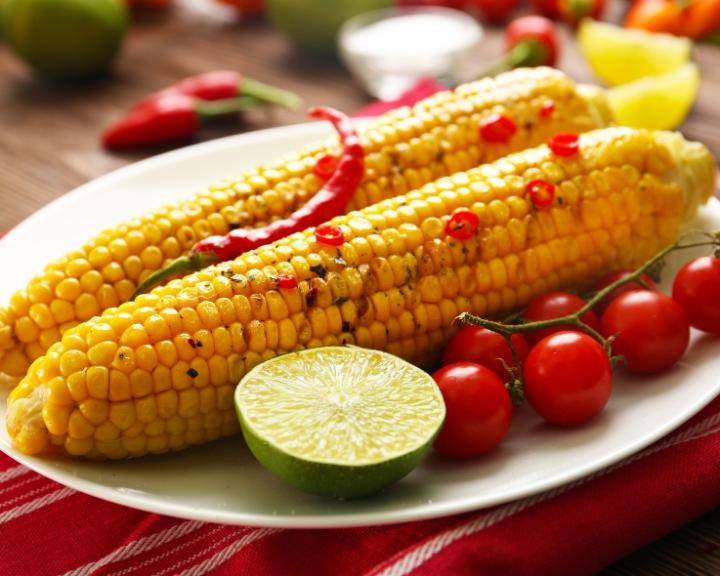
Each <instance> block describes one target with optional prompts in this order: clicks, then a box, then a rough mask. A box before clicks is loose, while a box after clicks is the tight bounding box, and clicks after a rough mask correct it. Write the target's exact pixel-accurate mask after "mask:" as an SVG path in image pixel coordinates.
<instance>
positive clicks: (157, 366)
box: [7, 128, 714, 458]
mask: <svg viewBox="0 0 720 576" xmlns="http://www.w3.org/2000/svg"><path fill="white" fill-rule="evenodd" d="M672 138H676V137H675V136H672V135H664V134H651V133H647V132H641V131H633V130H630V129H620V128H617V129H608V130H604V131H597V132H593V133H590V134H587V135H584V136H583V137H582V153H581V155H580V156H576V157H573V158H569V159H559V158H556V157H554V156H553V155H552V153H551V152H550V151H549V150H548V149H547V147H545V146H543V147H540V148H537V149H531V150H527V151H525V152H522V153H519V154H515V155H511V156H508V157H506V158H504V159H501V160H499V161H497V162H495V163H493V164H488V165H484V166H481V167H479V168H476V169H473V170H471V171H469V172H467V173H459V174H456V175H453V176H451V177H447V178H443V179H441V180H438V181H437V182H435V183H431V184H428V185H426V186H424V187H423V188H421V189H419V190H416V191H413V192H410V193H409V194H407V195H404V196H400V197H396V198H391V199H387V200H384V201H383V202H380V203H379V204H375V205H373V206H370V207H367V208H365V209H363V210H361V211H355V212H352V213H350V214H348V215H347V216H342V217H338V218H335V219H334V220H333V221H332V223H333V224H334V225H337V226H340V227H341V228H342V230H343V232H344V234H345V238H346V240H347V241H346V242H345V243H344V244H343V245H342V246H340V247H339V248H323V247H319V246H317V245H316V244H315V243H314V240H313V234H312V230H309V231H305V232H303V233H297V234H294V235H292V236H289V237H288V238H286V239H284V240H282V241H279V242H277V243H275V244H273V245H268V246H264V247H262V248H260V249H258V250H256V251H254V252H251V253H247V254H245V255H243V256H242V257H240V258H238V259H236V260H234V261H232V262H227V263H223V264H222V265H218V266H216V267H212V268H208V269H205V270H203V271H201V272H198V273H195V274H192V275H190V276H187V277H185V278H182V279H178V280H173V281H171V282H170V283H168V284H167V285H166V286H163V287H159V288H156V289H155V290H153V291H152V292H151V293H149V294H143V295H141V296H140V297H138V298H137V300H135V301H134V302H130V303H125V304H122V305H121V306H119V307H118V308H116V309H112V310H108V311H106V312H105V313H104V314H103V315H102V316H101V317H98V318H94V319H92V320H90V321H88V322H86V323H84V324H81V325H79V326H77V327H75V328H73V329H71V330H68V331H67V332H66V333H65V334H64V335H63V337H62V341H61V342H59V343H57V344H55V345H53V346H52V347H51V348H50V350H49V351H48V353H47V355H46V356H44V357H43V358H41V359H39V360H36V361H35V362H34V363H33V365H32V367H31V368H30V371H29V373H28V375H27V376H26V378H25V379H24V380H23V381H22V382H21V383H20V384H19V385H18V386H17V387H16V388H15V389H14V390H13V391H12V393H11V395H10V398H9V402H8V417H7V423H8V430H9V432H10V435H11V436H12V438H13V440H14V442H15V443H16V445H17V446H18V447H19V448H20V449H21V450H23V451H25V452H31V453H36V452H42V451H47V450H52V449H53V448H57V449H60V450H64V451H66V452H67V453H69V454H72V455H84V456H88V457H92V458H100V457H109V458H123V457H126V456H140V455H142V454H145V453H159V452H165V451H168V450H177V449H181V448H184V447H186V446H188V445H192V444H199V443H202V442H206V441H210V440H213V439H215V438H218V437H220V436H225V435H229V434H233V433H235V432H237V431H238V424H237V419H236V417H235V414H234V411H233V405H232V397H233V388H234V384H235V383H236V382H238V381H239V379H240V378H241V377H242V376H243V375H244V374H245V373H246V372H247V371H248V370H249V369H250V368H252V367H253V366H255V365H256V364H257V363H259V362H261V361H262V360H264V359H267V358H270V357H272V356H275V355H276V354H280V353H283V352H287V351H290V350H297V349H301V348H307V347H314V346H322V345H331V344H338V343H353V344H356V345H359V346H365V347H375V348H381V349H385V350H387V351H389V352H392V353H394V354H397V355H399V356H402V357H404V358H406V359H409V360H411V361H414V362H416V363H418V364H421V365H424V364H427V363H428V362H431V361H432V360H433V359H434V357H435V356H436V355H437V354H438V353H439V351H440V350H441V346H442V344H443V343H444V342H445V340H446V339H447V338H448V337H449V336H450V335H451V333H452V331H453V328H452V326H451V323H452V320H453V318H454V317H455V316H456V315H457V314H459V313H460V312H463V311H471V312H472V313H474V314H478V315H484V316H493V315H499V314H504V313H506V312H508V311H510V310H513V309H515V308H517V307H519V306H522V305H523V304H526V303H527V302H528V301H529V300H530V299H531V298H532V297H533V296H534V295H536V294H539V293H542V292H545V291H547V290H552V289H556V288H559V287H570V286H573V287H582V286H584V285H586V284H588V283H589V282H592V281H593V280H594V279H596V278H597V277H598V276H599V275H601V274H603V273H605V272H606V271H607V270H609V269H618V268H624V267H629V266H635V265H638V264H639V263H641V262H642V261H644V260H645V259H647V258H648V257H649V256H650V255H652V254H653V253H654V252H655V251H657V250H658V249H659V248H660V247H662V246H664V245H666V244H667V243H669V242H671V241H672V240H674V239H675V237H676V235H677V233H678V229H679V226H680V224H681V220H682V214H683V212H684V210H685V209H686V206H697V204H698V203H699V202H701V201H704V200H706V199H707V198H708V197H709V195H710V194H711V193H712V190H713V184H714V183H713V180H714V162H713V160H712V158H711V156H710V154H709V153H708V152H707V150H706V149H704V148H703V147H701V146H699V145H695V144H689V143H684V142H683V143H682V145H680V144H679V143H677V142H675V146H674V149H673V147H671V146H669V145H667V142H668V141H669V139H672ZM689 150H692V151H694V153H693V154H685V152H687V151H689ZM679 158H682V159H683V162H684V163H683V164H679V162H678V159H679ZM539 177H542V178H544V179H546V180H549V181H551V182H553V183H554V184H555V185H556V189H557V193H556V197H555V203H554V204H553V205H552V206H551V207H548V208H545V209H542V210H536V209H534V208H533V206H532V203H531V202H530V200H529V199H528V197H527V193H526V191H525V188H526V184H527V182H529V181H531V180H534V179H537V178H539ZM689 181H692V182H693V183H694V188H692V189H689V188H687V187H686V186H685V185H684V183H685V182H689ZM460 208H469V209H471V210H472V211H473V212H474V213H475V214H476V215H477V216H478V218H479V220H480V223H481V225H480V227H479V228H478V230H477V233H476V234H475V236H474V237H472V238H471V239H469V240H467V241H462V242H461V241H458V240H454V239H452V238H450V237H448V236H447V235H446V234H445V224H446V222H447V220H448V218H449V217H450V216H451V215H452V213H453V212H454V211H455V210H457V209H460ZM318 267H321V268H322V269H323V271H324V277H323V278H321V277H319V276H318V275H317V273H316V272H313V270H318V269H319V268H318ZM278 274H291V275H293V276H295V277H297V279H298V281H299V283H298V286H297V287H296V288H291V289H278V288H277V285H276V283H275V282H274V280H273V278H274V277H276V276H277V275H278ZM191 342H192V344H191Z"/></svg>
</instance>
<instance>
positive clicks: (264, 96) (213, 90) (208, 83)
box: [135, 70, 301, 110]
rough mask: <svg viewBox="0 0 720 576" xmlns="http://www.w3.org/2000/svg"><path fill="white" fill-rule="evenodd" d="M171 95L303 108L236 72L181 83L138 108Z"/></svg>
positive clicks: (289, 94)
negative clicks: (244, 98) (245, 99)
mask: <svg viewBox="0 0 720 576" xmlns="http://www.w3.org/2000/svg"><path fill="white" fill-rule="evenodd" d="M167 94H185V95H187V96H193V97H194V98H197V99H198V100H206V101H213V100H226V99H228V98H237V97H238V96H248V97H250V98H254V99H256V100H257V101H258V102H265V103H268V104H277V105H279V106H284V107H285V108H289V109H291V110H297V109H298V108H299V107H300V104H301V101H300V98H299V97H298V96H297V95H296V94H293V93H292V92H288V91H287V90H282V89H280V88H276V87H275V86H270V85H268V84H263V83H262V82H258V81H257V80H253V79H251V78H244V77H243V76H242V75H241V74H240V73H239V72H235V71H234V70H215V71H212V72H204V73H202V74H197V75H195V76H189V77H188V78H185V79H184V80H180V82H177V83H175V84H173V85H172V86H169V87H167V88H165V89H163V90H160V91H159V92H155V93H153V94H150V95H149V96H147V97H146V98H143V99H142V100H140V102H138V103H137V104H136V105H135V107H136V108H142V107H143V106H147V105H148V104H149V103H151V102H152V101H153V100H155V99H157V98H161V97H163V96H165V95H167Z"/></svg>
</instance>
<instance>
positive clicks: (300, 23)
mask: <svg viewBox="0 0 720 576" xmlns="http://www.w3.org/2000/svg"><path fill="white" fill-rule="evenodd" d="M393 4H394V2H393V0H341V1H340V2H338V0H268V3H267V10H268V14H269V16H270V21H271V22H272V24H273V25H274V26H275V27H276V28H277V29H278V30H281V31H282V32H284V33H285V34H287V35H288V36H289V37H290V38H292V39H293V40H294V41H295V42H297V43H298V44H299V45H300V46H302V47H303V48H305V49H307V50H310V51H312V52H317V53H320V54H332V53H333V52H334V51H335V37H336V36H337V33H338V30H339V29H340V26H342V24H343V23H344V22H345V20H348V19H349V18H352V17H353V16H357V15H358V14H362V13H363V12H370V11H371V10H379V9H380V8H389V7H390V6H392V5H393Z"/></svg>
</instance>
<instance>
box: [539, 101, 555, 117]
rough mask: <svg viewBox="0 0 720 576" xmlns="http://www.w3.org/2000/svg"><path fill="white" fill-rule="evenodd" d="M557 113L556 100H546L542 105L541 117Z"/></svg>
mask: <svg viewBox="0 0 720 576" xmlns="http://www.w3.org/2000/svg"><path fill="white" fill-rule="evenodd" d="M554 113H555V102H553V101H552V100H546V101H545V102H544V103H543V105H542V106H540V112H539V115H540V118H550V116H552V115H553V114H554Z"/></svg>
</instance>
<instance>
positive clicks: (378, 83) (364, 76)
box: [338, 7, 483, 100]
mask: <svg viewBox="0 0 720 576" xmlns="http://www.w3.org/2000/svg"><path fill="white" fill-rule="evenodd" d="M482 36H483V29H482V27H481V26H480V24H479V23H478V22H477V21H476V20H475V19H474V18H472V17H471V16H468V15H467V14H465V13H464V12H460V11H459V10H452V9H450V8H439V7H414V8H387V9H384V10H375V11H372V12H367V13H365V14H360V15H359V16H355V17H354V18H351V19H349V20H348V21H347V22H345V24H343V26H342V28H341V29H340V33H339V35H338V47H339V51H340V56H341V58H342V60H343V62H344V63H345V65H346V66H347V67H348V68H349V69H350V71H351V72H352V73H353V74H354V76H355V77H356V78H357V80H358V81H359V82H360V84H362V86H363V87H364V88H365V90H366V91H367V92H368V93H370V94H372V95H373V96H377V97H379V98H382V99H385V100H388V99H392V98H396V97H397V96H399V95H400V94H401V93H402V92H404V91H405V90H407V89H408V88H409V87H410V86H411V85H412V84H413V83H414V82H415V81H417V79H418V78H420V77H423V76H431V77H433V78H435V79H436V80H438V81H439V82H441V83H444V84H447V85H450V86H452V85H456V84H459V83H461V82H465V81H467V80H469V79H470V78H472V75H473V72H474V71H475V69H476V68H477V64H478V59H477V53H478V48H479V46H480V40H481V39H482Z"/></svg>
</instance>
